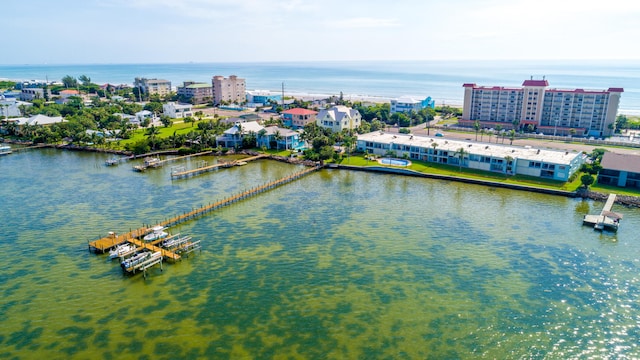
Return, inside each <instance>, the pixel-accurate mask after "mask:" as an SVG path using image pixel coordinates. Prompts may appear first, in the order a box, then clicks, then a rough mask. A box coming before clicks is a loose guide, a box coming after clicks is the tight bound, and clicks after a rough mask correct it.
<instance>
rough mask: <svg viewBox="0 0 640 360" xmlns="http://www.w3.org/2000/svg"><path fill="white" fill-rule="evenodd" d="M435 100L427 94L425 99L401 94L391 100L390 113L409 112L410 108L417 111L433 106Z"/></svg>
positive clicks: (434, 105)
mask: <svg viewBox="0 0 640 360" xmlns="http://www.w3.org/2000/svg"><path fill="white" fill-rule="evenodd" d="M435 107H436V101H435V100H433V99H431V96H427V98H426V99H422V100H420V99H418V98H416V97H411V96H402V97H399V98H397V99H392V100H391V110H390V114H393V113H397V112H401V113H409V112H411V111H412V110H413V111H415V112H418V111H420V110H422V109H425V108H432V109H433V108H435Z"/></svg>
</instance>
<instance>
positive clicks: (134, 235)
mask: <svg viewBox="0 0 640 360" xmlns="http://www.w3.org/2000/svg"><path fill="white" fill-rule="evenodd" d="M262 156H264V155H262ZM258 157H261V155H258V156H257V157H254V158H258ZM244 161H246V159H244ZM321 168H322V166H321V165H319V166H314V167H311V168H307V169H304V170H302V171H299V172H297V173H294V174H292V175H289V176H286V177H284V178H281V179H278V180H275V181H271V182H269V183H266V184H264V185H260V186H257V187H255V188H252V189H249V190H245V191H243V192H241V193H238V194H236V195H233V196H230V197H228V198H226V199H223V200H220V201H216V202H214V203H212V204H209V205H204V206H201V207H199V208H197V209H194V210H192V211H189V212H186V213H184V214H182V215H178V216H175V217H173V218H171V219H168V220H165V221H162V222H160V223H158V224H156V225H155V226H162V227H171V226H175V225H177V224H180V223H182V222H185V221H189V220H192V219H195V218H197V217H200V216H202V215H204V214H206V213H208V212H211V211H214V210H217V209H219V208H221V207H224V206H228V205H231V204H233V203H236V202H238V201H240V200H243V199H246V198H249V197H252V196H256V195H258V194H261V193H263V192H265V191H268V190H271V189H273V188H275V187H278V186H280V185H284V184H287V183H289V182H291V181H294V180H296V179H299V178H301V177H303V176H305V175H307V174H310V173H312V172H314V171H317V170H319V169H321ZM152 228H153V226H150V227H141V228H139V229H136V230H133V231H130V232H128V233H125V234H121V235H117V234H115V233H112V234H109V235H108V236H106V237H103V238H101V239H98V240H95V241H92V242H90V243H89V250H92V249H95V251H100V252H103V253H104V252H105V251H107V250H109V249H111V248H113V247H115V246H117V245H120V244H122V243H124V242H130V243H132V244H135V245H136V246H137V247H142V248H144V249H149V250H151V251H154V252H155V251H160V252H161V253H162V255H163V257H165V258H169V259H173V260H177V259H180V255H179V254H176V253H175V252H172V251H170V250H166V249H162V248H160V247H158V246H156V244H157V243H159V242H160V241H162V239H160V240H156V241H152V242H144V241H142V240H139V238H141V237H143V236H144V235H146V234H148V233H150V232H151V231H152V230H151V229H152Z"/></svg>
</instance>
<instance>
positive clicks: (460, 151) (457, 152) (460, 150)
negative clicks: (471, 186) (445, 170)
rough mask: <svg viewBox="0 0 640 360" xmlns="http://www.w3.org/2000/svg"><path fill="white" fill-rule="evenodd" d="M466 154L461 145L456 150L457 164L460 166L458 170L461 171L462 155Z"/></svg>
mask: <svg viewBox="0 0 640 360" xmlns="http://www.w3.org/2000/svg"><path fill="white" fill-rule="evenodd" d="M466 154H467V152H466V151H465V149H464V148H463V147H461V148H459V149H458V150H456V155H457V156H458V165H459V166H460V169H459V170H460V171H462V164H463V163H464V156H465V155H466Z"/></svg>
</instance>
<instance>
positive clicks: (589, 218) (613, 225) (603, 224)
mask: <svg viewBox="0 0 640 360" xmlns="http://www.w3.org/2000/svg"><path fill="white" fill-rule="evenodd" d="M615 202H616V194H609V197H608V198H607V202H606V203H605V204H604V207H603V208H602V211H600V214H599V215H585V216H584V218H583V219H582V223H583V224H586V225H593V228H594V229H596V230H604V229H610V230H613V231H616V230H618V226H619V225H620V219H622V215H621V214H618V213H614V212H612V211H611V208H612V207H613V204H614V203H615Z"/></svg>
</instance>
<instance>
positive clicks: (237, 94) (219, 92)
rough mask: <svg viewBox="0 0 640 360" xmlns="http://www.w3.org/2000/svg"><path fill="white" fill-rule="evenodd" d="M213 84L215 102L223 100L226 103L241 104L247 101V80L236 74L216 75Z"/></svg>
mask: <svg viewBox="0 0 640 360" xmlns="http://www.w3.org/2000/svg"><path fill="white" fill-rule="evenodd" d="M211 85H212V86H213V104H214V105H219V104H220V103H222V102H223V101H224V102H226V103H230V104H231V103H237V104H241V103H243V102H245V101H246V99H245V93H246V88H247V86H246V82H245V80H244V79H241V78H239V77H237V76H235V75H231V76H229V77H228V78H225V77H224V76H220V75H216V76H214V77H213V79H211Z"/></svg>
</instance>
